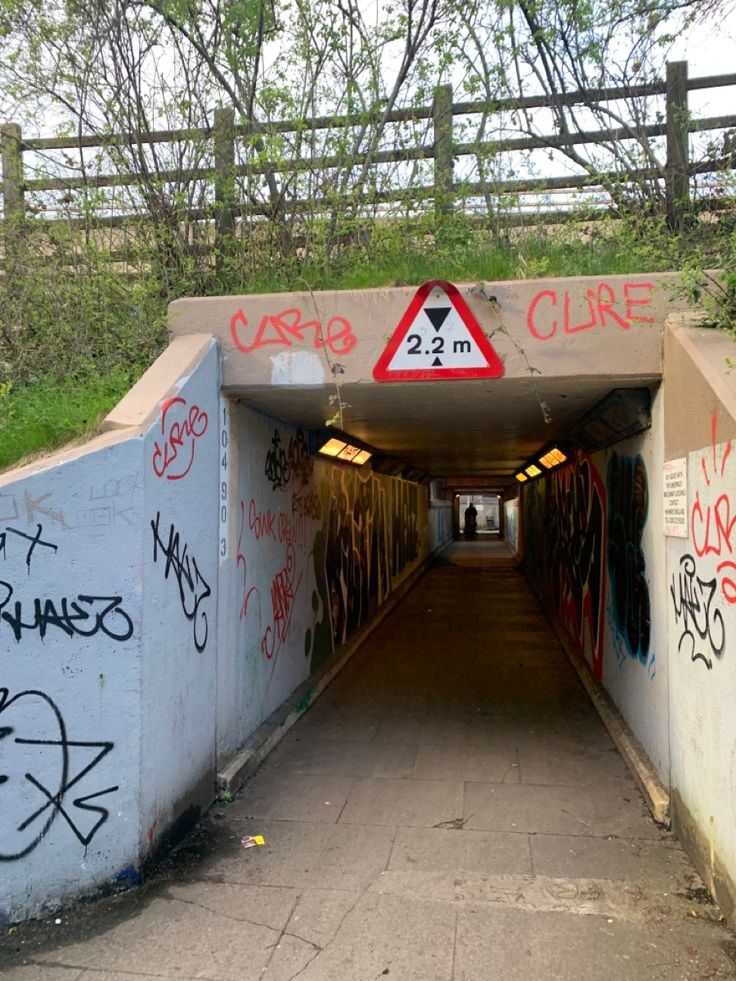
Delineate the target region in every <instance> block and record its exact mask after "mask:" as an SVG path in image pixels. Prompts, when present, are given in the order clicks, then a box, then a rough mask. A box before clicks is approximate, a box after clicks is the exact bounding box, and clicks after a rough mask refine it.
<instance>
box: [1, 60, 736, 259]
mask: <svg viewBox="0 0 736 981" xmlns="http://www.w3.org/2000/svg"><path fill="white" fill-rule="evenodd" d="M733 85H736V74H730V75H719V76H712V77H705V78H689V77H688V69H687V62H673V63H670V64H668V66H667V74H666V79H665V80H663V81H659V82H655V83H652V84H646V85H636V86H631V87H627V88H602V89H595V90H587V91H578V92H573V93H565V94H563V95H559V96H556V97H555V98H554V101H553V100H552V99H551V98H550V97H549V96H533V97H527V98H520V99H504V100H499V101H496V102H493V103H488V102H483V101H475V102H453V95H452V88H451V86H449V85H443V86H440V87H438V88H437V89H436V91H435V97H434V101H433V104H432V105H431V106H424V107H418V108H411V109H401V110H398V111H394V112H390V113H385V114H383V115H380V113H377V114H376V115H375V116H374V117H370V116H369V117H363V118H361V119H360V120H356V119H355V118H351V117H316V118H309V119H302V120H299V119H293V120H284V121H281V122H274V123H267V124H247V125H238V124H236V123H235V117H234V113H233V112H232V110H228V109H220V110H216V111H215V113H214V119H213V125H212V126H211V127H209V128H206V129H195V130H166V131H160V132H140V133H123V134H118V135H114V136H106V137H98V136H83V137H75V138H71V137H69V138H67V137H60V138H57V137H55V138H41V139H35V138H34V139H25V138H24V137H23V135H22V132H21V129H20V127H19V126H18V125H17V124H15V123H6V124H5V125H3V126H2V197H3V213H4V219H3V221H4V225H5V229H4V232H5V235H4V239H5V256H6V261H7V260H9V259H10V257H11V253H12V252H13V250H14V247H15V245H16V244H17V236H19V235H21V234H22V229H23V221H22V219H23V217H24V215H25V214H26V210H27V209H26V196H27V195H29V194H31V193H33V194H51V193H52V192H73V191H78V190H80V189H87V190H89V189H101V188H114V187H129V188H133V187H135V186H136V185H137V184H138V183H139V182H140V180H141V176H140V175H139V174H136V173H134V172H130V173H113V174H105V173H102V174H92V175H88V176H85V177H58V176H50V177H47V176H44V177H40V178H28V177H26V176H25V173H24V171H25V168H24V155H25V154H28V153H31V154H38V153H42V152H49V151H57V150H76V151H79V152H81V151H82V150H84V149H86V148H98V149H102V150H106V151H109V150H110V149H111V148H114V147H115V146H127V147H131V146H132V147H137V148H139V149H140V148H144V147H151V146H153V145H154V144H162V143H164V144H166V143H168V144H176V143H181V142H182V141H192V142H196V143H198V144H200V145H202V146H205V147H206V152H205V156H206V157H207V158H208V161H209V162H210V163H211V164H212V165H211V166H205V167H195V168H191V169H174V170H165V169H164V170H161V171H160V172H158V173H157V174H156V175H155V176H156V179H157V180H158V181H160V182H161V183H166V182H167V181H168V182H176V183H178V184H180V185H181V183H182V182H184V183H186V182H193V181H204V182H208V183H209V184H210V185H211V187H212V189H213V194H212V199H213V201H212V205H213V206H212V207H210V208H204V209H199V210H196V211H193V212H191V213H189V214H188V215H187V217H188V218H189V219H190V220H193V221H205V222H211V223H214V224H213V226H212V227H213V228H214V232H213V235H214V241H215V243H217V239H218V238H222V237H224V236H228V235H230V234H232V233H233V231H234V229H235V228H236V227H237V221H238V218H244V217H247V216H252V217H257V216H260V217H265V218H269V217H274V216H275V215H276V214H278V213H279V212H280V213H284V214H286V213H291V214H294V213H297V212H299V211H300V210H302V211H305V212H308V213H312V214H314V213H319V212H320V211H321V212H322V213H329V212H330V211H332V210H334V209H335V208H338V207H341V206H343V205H344V206H349V207H353V208H355V207H359V206H360V205H361V204H369V205H370V206H372V207H375V206H376V205H378V204H381V203H385V204H390V203H399V202H401V201H409V202H411V203H412V204H413V205H414V206H418V205H419V203H423V204H424V206H425V207H427V206H428V207H433V208H434V209H435V212H436V213H437V214H438V215H439V216H444V215H448V214H451V213H452V212H453V211H454V209H455V208H456V206H457V202H458V200H459V198H460V197H462V198H463V199H464V200H467V199H468V198H471V197H473V196H476V197H477V198H480V199H482V198H483V196H484V195H487V193H488V184H487V182H485V181H483V180H478V181H473V182H459V181H458V180H457V179H456V161H457V160H458V159H459V158H463V157H468V156H473V157H476V158H478V157H486V158H487V157H493V156H494V155H499V154H507V153H513V152H515V151H530V150H535V149H544V150H555V149H561V150H564V149H565V148H566V147H572V146H574V145H604V144H608V145H610V144H611V143H612V142H615V141H626V140H631V139H640V140H642V139H646V140H649V139H652V138H656V137H663V138H665V140H666V163H665V165H664V166H663V167H656V166H648V167H642V168H638V169H618V170H615V171H614V170H612V171H610V172H607V173H594V172H591V173H581V174H579V175H577V176H575V175H565V176H561V177H539V178H518V179H516V178H513V179H506V180H497V181H494V182H493V184H492V191H493V194H494V195H496V196H500V195H528V194H544V193H550V192H556V191H560V190H565V191H570V192H576V191H580V190H581V189H591V188H595V187H611V186H614V185H615V186H623V185H625V184H635V183H636V182H643V181H650V182H657V183H658V184H659V185H660V186H663V189H664V196H665V200H666V210H667V217H668V221H669V223H670V225H671V226H672V227H673V228H677V227H680V225H681V222H682V219H683V217H684V215H685V214H686V213H688V212H689V211H690V210H691V208H692V207H693V206H694V204H696V202H694V201H693V200H692V193H691V190H692V189H691V179H692V178H694V177H696V176H698V175H703V174H713V173H717V172H718V171H722V170H727V169H730V168H731V167H732V164H733V158H732V156H731V154H730V153H729V152H727V150H728V149H730V147H729V146H728V140H726V141H724V147H723V152H721V153H720V154H716V155H712V156H711V157H710V158H709V159H702V160H697V161H692V160H690V152H689V145H690V140H689V136H690V134H691V133H703V132H708V131H723V130H728V129H730V128H731V127H736V115H726V116H716V117H710V118H702V119H695V118H693V117H692V115H691V113H690V112H689V111H688V93H689V92H692V91H694V90H702V89H715V88H720V87H723V86H733ZM651 96H664V97H665V105H666V111H665V113H664V118H663V119H662V121H661V122H657V123H654V124H650V125H644V126H635V125H634V124H631V125H628V126H626V125H624V126H621V127H620V128H618V129H614V128H611V129H599V130H593V131H589V132H587V131H586V132H572V133H568V134H563V135H560V134H554V135H548V136H540V137H536V136H519V137H513V138H510V139H502V140H475V141H471V142H460V141H458V140H457V139H456V138H455V122H454V121H455V119H456V118H457V117H462V116H465V117H467V116H472V115H477V114H489V113H492V114H501V113H513V112H520V111H532V110H536V109H544V108H555V107H558V108H559V107H561V106H566V107H569V106H575V105H582V106H586V105H588V106H590V105H591V104H595V103H599V104H603V103H610V102H613V101H615V100H623V99H632V98H637V99H638V98H645V97H651ZM422 120H424V121H425V123H426V131H427V133H428V135H430V136H431V139H430V141H428V142H426V143H423V144H422V145H419V146H411V147H404V148H395V149H386V148H383V149H376V150H374V151H373V152H371V153H369V154H367V155H366V154H363V155H357V156H355V157H352V158H350V159H349V160H347V162H346V157H345V156H344V155H341V154H339V153H335V154H332V155H330V154H326V155H325V154H322V155H316V156H314V155H311V156H299V157H294V158H291V159H272V160H269V159H268V158H267V156H265V157H264V154H263V153H262V152H261V153H253V154H252V156H251V158H250V159H249V160H247V162H245V163H237V160H238V152H239V151H240V152H241V153H242V150H243V147H244V146H250V147H251V148H252V147H253V146H254V144H255V145H257V140H258V138H259V137H262V138H264V139H265V138H267V137H273V136H274V135H277V134H295V133H304V132H311V133H312V134H313V135H314V134H317V133H318V132H319V131H322V130H330V131H335V130H339V129H340V128H341V127H342V128H345V129H347V128H349V127H355V126H356V125H357V124H358V123H360V125H365V126H367V125H370V124H371V123H372V122H379V121H380V122H382V123H386V124H398V123H405V122H412V123H417V122H421V121H422ZM422 160H427V161H432V183H431V184H422V185H421V186H407V185H406V183H403V184H402V181H401V179H400V177H399V179H398V180H397V182H396V186H393V187H390V188H383V189H381V190H373V191H368V192H365V191H362V190H361V192H360V193H359V194H357V195H356V194H355V193H352V194H347V195H344V196H343V197H342V198H336V197H335V196H331V197H325V198H322V199H320V198H319V196H314V195H312V196H310V197H309V198H307V199H300V198H299V197H298V196H293V197H290V198H288V199H286V198H278V196H276V197H274V195H273V194H271V195H270V196H269V195H268V194H266V195H265V196H264V197H263V199H261V200H260V201H259V200H254V199H252V198H251V199H250V200H244V199H243V197H242V196H241V197H240V198H239V197H238V187H239V185H238V179H239V178H248V179H250V180H252V179H253V178H254V177H257V176H258V175H268V176H270V177H273V175H275V174H282V175H283V174H298V173H300V172H301V173H304V172H310V171H312V172H314V171H317V170H320V171H333V172H334V171H337V170H339V169H340V168H344V167H346V166H350V167H353V168H367V167H375V166H378V165H381V164H397V163H398V164H402V163H410V162H413V161H422ZM541 217H542V216H540V215H536V216H532V221H533V220H540V218H541ZM547 217H548V218H549V214H548V215H547ZM139 218H140V216H139ZM95 221H96V224H97V225H99V226H103V227H116V226H123V225H125V224H126V223H129V222H130V221H131V217H130V215H125V214H110V213H107V214H101V215H100V216H99V217H96V219H95Z"/></svg>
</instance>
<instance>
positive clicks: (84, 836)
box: [0, 688, 118, 862]
mask: <svg viewBox="0 0 736 981" xmlns="http://www.w3.org/2000/svg"><path fill="white" fill-rule="evenodd" d="M112 749H113V743H111V742H104V741H100V742H89V741H79V740H72V739H70V738H69V737H68V735H67V726H66V722H65V720H64V717H63V715H62V713H61V710H60V709H59V707H58V706H57V705H56V703H55V702H54V701H53V699H52V698H50V696H49V695H47V694H46V693H45V692H43V691H32V690H30V691H21V692H18V693H17V694H15V695H12V696H11V694H10V691H9V689H8V688H0V750H2V762H0V861H2V862H10V861H15V860H17V859H21V858H24V857H25V856H26V855H28V854H30V853H31V852H32V851H33V850H34V848H36V847H37V845H38V844H39V843H40V842H41V841H42V840H43V838H44V837H45V836H46V834H47V833H48V831H49V829H50V828H51V826H52V824H53V823H54V822H55V821H56V820H57V818H59V817H61V818H62V819H63V820H64V821H65V822H66V824H67V825H68V826H69V828H70V829H71V831H72V833H73V834H74V835H75V837H76V838H77V840H78V841H79V843H80V844H81V845H83V846H84V847H85V848H86V847H87V845H89V843H90V842H91V841H92V839H93V838H94V836H95V835H96V833H97V832H98V831H99V829H100V828H101V827H102V825H103V824H105V822H106V821H107V819H108V818H109V816H110V812H109V810H108V809H107V807H104V806H102V805H101V804H100V799H101V798H103V797H107V795H108V794H112V793H114V792H115V791H116V790H117V789H118V787H117V785H116V786H111V787H104V788H103V789H93V786H94V785H90V782H89V781H88V780H87V779H86V778H87V777H88V775H89V774H90V773H92V771H93V770H94V769H95V767H97V765H98V764H99V763H100V762H101V761H102V760H103V759H104V758H105V756H107V754H108V753H110V752H111V750H112ZM97 786H98V787H99V784H98V785H97ZM80 791H81V793H80ZM72 792H73V795H74V796H73V795H72ZM72 796H73V799H71V800H70V798H71V797H72Z"/></svg>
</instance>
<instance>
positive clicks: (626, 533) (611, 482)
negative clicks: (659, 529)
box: [607, 452, 651, 664]
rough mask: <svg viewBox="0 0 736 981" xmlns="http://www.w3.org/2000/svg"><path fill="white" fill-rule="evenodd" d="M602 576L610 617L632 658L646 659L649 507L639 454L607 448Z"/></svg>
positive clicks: (649, 615)
mask: <svg viewBox="0 0 736 981" xmlns="http://www.w3.org/2000/svg"><path fill="white" fill-rule="evenodd" d="M607 483H608V552H607V558H608V575H609V581H610V584H611V596H612V600H613V613H614V616H613V620H614V623H615V625H616V627H617V629H618V631H619V633H620V634H621V636H622V637H623V638H624V640H625V642H626V647H627V649H628V651H629V654H631V656H632V657H636V658H638V659H639V660H640V661H641V663H642V664H646V663H647V660H648V659H649V641H650V635H651V614H650V603H649V587H648V585H647V581H646V577H645V571H646V562H645V558H644V549H643V548H642V534H643V531H644V525H645V524H646V520H647V513H648V510H649V488H648V484H647V471H646V466H645V465H644V461H643V459H642V458H641V456H636V457H626V456H621V455H620V454H619V453H615V452H614V453H613V455H612V456H611V459H610V460H609V463H608V480H607Z"/></svg>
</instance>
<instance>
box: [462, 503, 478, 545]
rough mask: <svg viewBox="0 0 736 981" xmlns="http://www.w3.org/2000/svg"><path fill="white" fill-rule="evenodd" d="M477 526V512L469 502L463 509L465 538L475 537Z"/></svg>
mask: <svg viewBox="0 0 736 981" xmlns="http://www.w3.org/2000/svg"><path fill="white" fill-rule="evenodd" d="M477 524H478V511H477V510H476V507H475V505H474V504H473V502H472V501H471V502H470V504H468V506H467V507H466V508H465V537H466V538H472V537H473V536H474V535H475V532H476V528H477Z"/></svg>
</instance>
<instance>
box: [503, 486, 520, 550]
mask: <svg viewBox="0 0 736 981" xmlns="http://www.w3.org/2000/svg"><path fill="white" fill-rule="evenodd" d="M503 514H504V531H505V536H506V541H507V542H508V545H509V548H510V549H511V551H512V552H513V553H514V555H516V553H517V552H518V551H519V498H518V497H514V498H512V499H511V500H510V501H504V502H503Z"/></svg>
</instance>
